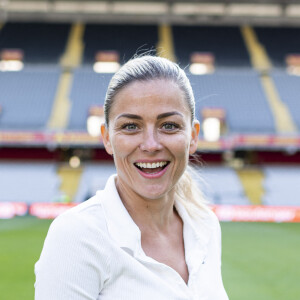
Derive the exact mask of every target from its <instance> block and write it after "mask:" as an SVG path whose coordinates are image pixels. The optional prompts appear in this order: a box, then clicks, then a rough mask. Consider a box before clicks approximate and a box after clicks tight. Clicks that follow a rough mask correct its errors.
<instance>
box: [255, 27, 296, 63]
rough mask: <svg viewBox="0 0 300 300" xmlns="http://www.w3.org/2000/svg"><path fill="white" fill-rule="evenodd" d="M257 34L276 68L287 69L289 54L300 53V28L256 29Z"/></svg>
mask: <svg viewBox="0 0 300 300" xmlns="http://www.w3.org/2000/svg"><path fill="white" fill-rule="evenodd" d="M255 32H256V35H257V37H258V39H259V40H260V42H261V43H262V44H263V45H264V47H265V49H266V50H267V52H268V55H269V57H270V58H271V61H272V64H273V66H274V67H285V66H286V64H285V57H286V55H287V54H292V53H300V39H299V36H300V28H297V27H255Z"/></svg>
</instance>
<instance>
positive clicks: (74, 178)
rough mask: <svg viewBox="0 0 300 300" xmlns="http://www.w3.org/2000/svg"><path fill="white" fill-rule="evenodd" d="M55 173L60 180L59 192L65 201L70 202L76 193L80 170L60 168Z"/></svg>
mask: <svg viewBox="0 0 300 300" xmlns="http://www.w3.org/2000/svg"><path fill="white" fill-rule="evenodd" d="M57 173H58V176H59V177H60V178H61V186H60V191H61V192H62V194H63V195H65V197H66V199H68V200H70V201H72V200H73V199H74V198H75V195H76V193H77V189H78V186H79V182H80V178H81V174H82V169H81V168H76V169H73V168H71V167H69V166H61V167H59V168H58V170H57Z"/></svg>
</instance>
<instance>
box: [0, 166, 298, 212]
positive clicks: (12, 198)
mask: <svg viewBox="0 0 300 300" xmlns="http://www.w3.org/2000/svg"><path fill="white" fill-rule="evenodd" d="M262 171H263V174H264V180H263V189H264V195H263V197H262V199H261V202H262V204H264V205H272V206H300V198H299V196H298V195H300V167H292V166H288V167H287V166H286V167H283V166H264V167H262ZM115 173H116V169H115V166H114V164H112V163H86V164H85V165H84V167H83V172H82V174H81V178H80V181H79V185H78V187H77V192H76V195H75V197H74V199H73V201H74V202H76V203H79V202H82V201H85V200H87V199H88V198H90V197H91V196H93V195H95V193H96V192H97V190H101V189H103V188H104V187H105V184H106V181H107V179H108V178H109V177H110V176H111V175H112V174H115ZM197 173H198V176H197V178H196V180H197V182H198V184H199V187H200V189H201V190H202V192H203V194H204V196H205V197H206V199H207V200H208V201H209V202H210V203H212V204H222V205H251V202H250V201H249V199H248V198H247V196H246V194H245V190H244V187H243V185H242V183H241V181H240V178H239V176H238V174H237V172H236V171H235V170H234V169H232V168H230V167H225V166H204V167H201V168H198V169H197ZM61 183H62V179H61V178H60V177H59V175H58V173H57V166H56V164H54V163H48V162H0V190H1V193H0V202H25V203H27V204H30V203H37V202H44V203H48V202H56V201H60V199H61V196H62V192H61V191H60V187H61ZM257 188H259V187H257Z"/></svg>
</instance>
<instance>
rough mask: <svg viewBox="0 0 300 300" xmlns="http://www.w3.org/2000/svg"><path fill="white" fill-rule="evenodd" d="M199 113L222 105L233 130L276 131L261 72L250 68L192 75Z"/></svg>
mask: <svg viewBox="0 0 300 300" xmlns="http://www.w3.org/2000/svg"><path fill="white" fill-rule="evenodd" d="M189 77H190V80H191V83H192V87H193V90H194V93H195V100H196V116H197V117H198V118H199V119H200V120H201V110H202V109H203V108H204V107H210V108H223V109H224V110H225V111H226V123H227V126H228V129H229V130H230V132H233V133H258V132H259V133H262V132H263V133H274V132H275V126H274V120H273V116H272V114H271V112H270V109H269V106H268V104H267V101H266V98H265V95H264V92H263V89H262V86H261V84H260V81H259V76H258V74H257V73H256V72H255V71H253V70H250V69H231V70H228V69H222V70H218V71H216V72H215V73H213V74H209V75H202V76H197V75H190V76H189Z"/></svg>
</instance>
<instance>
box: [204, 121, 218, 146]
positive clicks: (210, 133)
mask: <svg viewBox="0 0 300 300" xmlns="http://www.w3.org/2000/svg"><path fill="white" fill-rule="evenodd" d="M203 134H204V139H205V140H207V141H209V142H216V141H218V140H219V138H220V134H221V122H220V120H219V119H217V118H206V119H205V120H204V121H203Z"/></svg>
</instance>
